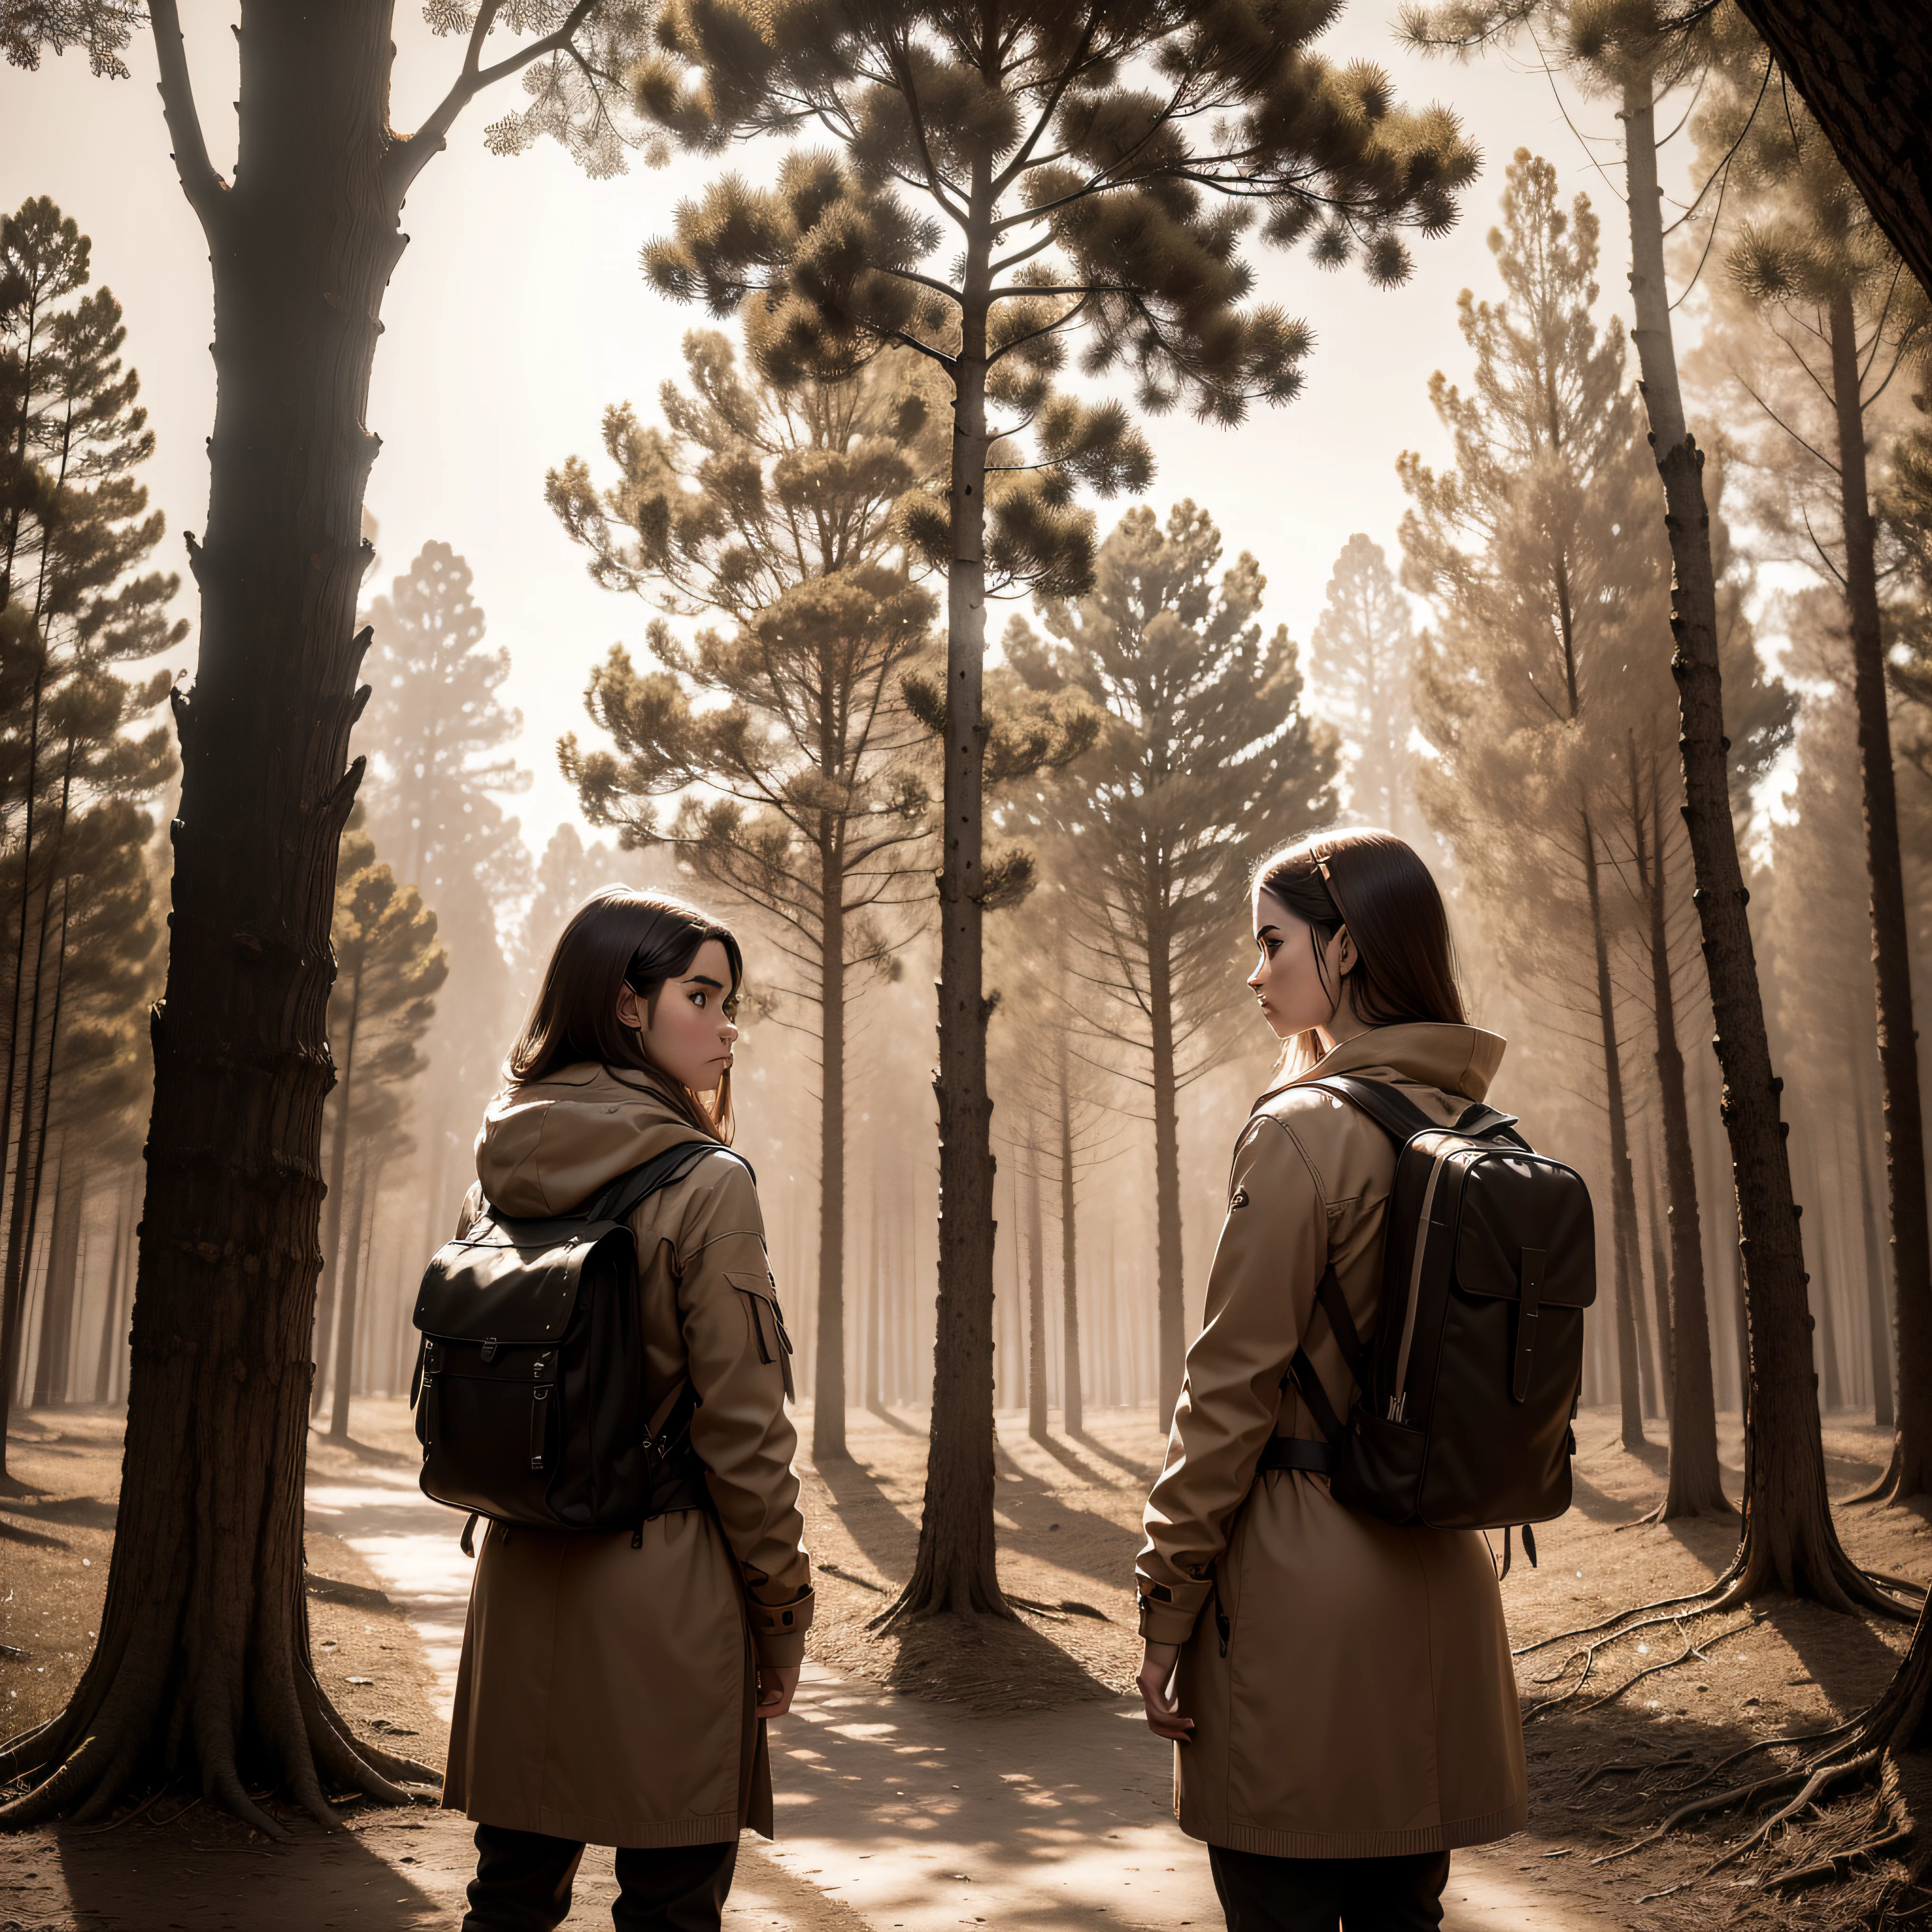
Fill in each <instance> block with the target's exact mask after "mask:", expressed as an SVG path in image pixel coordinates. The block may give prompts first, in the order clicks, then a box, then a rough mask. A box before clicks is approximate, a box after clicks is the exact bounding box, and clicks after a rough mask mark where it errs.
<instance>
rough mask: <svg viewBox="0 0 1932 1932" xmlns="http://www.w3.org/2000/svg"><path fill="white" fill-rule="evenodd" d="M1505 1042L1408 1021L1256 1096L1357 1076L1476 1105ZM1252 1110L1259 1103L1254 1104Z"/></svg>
mask: <svg viewBox="0 0 1932 1932" xmlns="http://www.w3.org/2000/svg"><path fill="white" fill-rule="evenodd" d="M1508 1045H1509V1043H1508V1041H1507V1040H1505V1039H1504V1038H1503V1037H1502V1034H1496V1033H1486V1032H1484V1030H1483V1029H1482V1028H1481V1027H1473V1026H1459V1025H1456V1024H1454V1022H1450V1021H1447V1020H1412V1021H1409V1022H1405V1023H1404V1024H1403V1025H1400V1026H1380V1027H1370V1028H1369V1030H1368V1031H1367V1032H1366V1033H1358V1034H1356V1036H1355V1038H1354V1039H1353V1040H1343V1042H1342V1043H1341V1045H1340V1046H1337V1047H1335V1048H1334V1049H1332V1050H1331V1052H1328V1053H1325V1054H1324V1055H1322V1058H1320V1059H1319V1060H1318V1061H1316V1063H1315V1064H1314V1065H1313V1067H1310V1069H1309V1070H1308V1071H1307V1073H1303V1074H1298V1075H1297V1076H1296V1077H1295V1079H1293V1080H1283V1081H1280V1082H1277V1084H1276V1085H1274V1086H1272V1087H1271V1088H1269V1089H1268V1093H1267V1094H1263V1095H1262V1100H1266V1099H1267V1098H1268V1094H1279V1093H1280V1091H1282V1089H1283V1088H1285V1087H1292V1086H1295V1085H1298V1083H1299V1082H1301V1081H1304V1080H1323V1079H1327V1078H1328V1076H1329V1075H1330V1074H1331V1073H1362V1074H1367V1075H1368V1076H1370V1077H1372V1078H1373V1077H1377V1076H1379V1077H1380V1078H1382V1079H1397V1080H1412V1081H1414V1082H1416V1083H1417V1084H1418V1085H1420V1086H1424V1087H1435V1088H1440V1089H1441V1091H1442V1092H1444V1093H1445V1094H1461V1095H1462V1096H1463V1097H1464V1099H1466V1100H1483V1099H1484V1098H1486V1097H1487V1095H1488V1093H1489V1091H1490V1082H1491V1081H1492V1080H1493V1079H1495V1078H1496V1069H1497V1068H1498V1067H1500V1066H1501V1065H1502V1058H1503V1055H1504V1052H1505V1051H1506V1049H1508ZM1259 1104H1260V1103H1259V1102H1257V1103H1256V1105H1257V1106H1259Z"/></svg>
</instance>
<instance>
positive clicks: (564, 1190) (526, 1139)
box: [476, 1061, 723, 1219]
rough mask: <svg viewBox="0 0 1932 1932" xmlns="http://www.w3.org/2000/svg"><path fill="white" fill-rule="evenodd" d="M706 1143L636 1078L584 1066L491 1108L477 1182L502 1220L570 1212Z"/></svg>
mask: <svg viewBox="0 0 1932 1932" xmlns="http://www.w3.org/2000/svg"><path fill="white" fill-rule="evenodd" d="M631 1078H634V1076H631ZM631 1078H626V1079H619V1077H618V1076H617V1075H616V1073H613V1072H612V1070H610V1068H608V1067H600V1066H598V1065H596V1064H594V1063H592V1062H589V1061H586V1062H585V1063H583V1064H582V1065H580V1066H576V1067H560V1068H559V1069H558V1070H557V1071H556V1073H553V1074H552V1075H550V1077H549V1078H548V1079H543V1080H532V1081H528V1082H525V1083H524V1084H523V1085H521V1086H517V1087H510V1088H505V1090H504V1091H502V1093H500V1094H498V1095H497V1096H496V1098H495V1099H494V1100H492V1101H491V1102H490V1105H489V1107H488V1109H487V1111H486V1112H484V1116H483V1125H482V1127H481V1130H479V1131H478V1134H477V1136H476V1178H477V1179H478V1181H481V1183H482V1185H483V1193H484V1198H485V1199H487V1201H488V1202H489V1203H490V1205H491V1206H492V1207H493V1208H495V1209H496V1211H497V1212H498V1213H499V1214H508V1215H510V1216H511V1217H517V1216H523V1217H529V1218H531V1219H535V1218H538V1217H544V1216H548V1215H554V1214H570V1213H571V1212H573V1211H574V1210H575V1209H577V1208H580V1207H581V1206H582V1205H583V1203H584V1202H586V1201H588V1200H589V1199H590V1198H591V1196H592V1195H594V1194H595V1193H596V1192H597V1191H598V1189H599V1188H601V1187H607V1185H608V1184H610V1182H612V1181H615V1180H616V1178H617V1177H618V1175H620V1174H628V1172H630V1171H631V1169H632V1168H634V1167H640V1166H642V1165H643V1163H645V1162H646V1161H647V1160H655V1159H656V1157H658V1155H659V1154H664V1153H667V1152H668V1151H670V1149H671V1148H674V1147H680V1146H683V1145H686V1144H688V1142H692V1141H699V1140H703V1139H716V1136H715V1135H712V1136H706V1135H704V1134H703V1133H700V1131H699V1130H697V1128H696V1127H693V1126H692V1125H691V1123H690V1122H689V1121H687V1120H685V1119H683V1118H682V1117H680V1116H679V1115H677V1114H676V1113H675V1112H673V1111H672V1109H671V1107H670V1103H668V1102H667V1101H666V1100H662V1099H661V1098H660V1097H658V1095H657V1094H653V1093H652V1092H650V1091H649V1090H648V1089H647V1088H640V1087H638V1086H635V1085H632V1084H631ZM719 1145H723V1143H722V1142H719Z"/></svg>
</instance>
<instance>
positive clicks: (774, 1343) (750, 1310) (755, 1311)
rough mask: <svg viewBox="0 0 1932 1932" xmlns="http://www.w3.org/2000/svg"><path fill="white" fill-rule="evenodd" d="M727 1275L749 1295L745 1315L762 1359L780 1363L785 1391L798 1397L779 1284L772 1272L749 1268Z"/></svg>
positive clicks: (728, 1279)
mask: <svg viewBox="0 0 1932 1932" xmlns="http://www.w3.org/2000/svg"><path fill="white" fill-rule="evenodd" d="M724 1278H725V1280H727V1281H728V1282H729V1283H730V1284H731V1286H733V1288H735V1289H736V1290H737V1291H738V1292H739V1294H740V1295H742V1296H743V1297H744V1298H745V1319H746V1321H748V1322H749V1323H750V1324H751V1340H752V1342H753V1343H754V1345H755V1346H756V1347H757V1351H758V1360H759V1361H761V1362H775V1363H777V1364H778V1370H779V1373H781V1375H783V1376H784V1392H785V1395H786V1397H787V1399H788V1400H796V1398H797V1394H798V1391H796V1389H795V1388H793V1386H792V1379H791V1337H790V1335H789V1334H787V1333H786V1332H785V1325H784V1316H783V1314H782V1313H780V1311H779V1309H778V1289H777V1287H776V1286H775V1283H773V1282H772V1278H771V1277H770V1276H769V1275H768V1274H752V1273H751V1271H749V1270H748V1269H739V1268H733V1269H730V1270H727V1272H726V1274H725V1277H724Z"/></svg>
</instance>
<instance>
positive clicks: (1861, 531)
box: [1829, 288, 1932, 1502]
mask: <svg viewBox="0 0 1932 1932" xmlns="http://www.w3.org/2000/svg"><path fill="white" fill-rule="evenodd" d="M1829 326H1830V331H1831V346H1832V396H1833V401H1834V402H1835V405H1836V414H1837V419H1838V490H1839V502H1840V505H1841V517H1842V520H1843V526H1844V534H1845V608H1846V616H1847V618H1848V619H1849V631H1850V633H1851V645H1852V706H1853V708H1854V709H1855V712H1856V713H1857V715H1858V777H1859V781H1860V785H1861V793H1862V799H1863V805H1864V832H1865V869H1866V872H1867V875H1868V877H1869V880H1870V886H1871V932H1872V977H1873V982H1874V986H1875V991H1876V996H1877V1013H1878V1065H1879V1109H1880V1115H1879V1118H1880V1120H1881V1121H1882V1125H1883V1129H1884V1140H1885V1197H1886V1201H1887V1203H1888V1207H1889V1209H1890V1213H1891V1267H1892V1304H1893V1306H1894V1309H1895V1310H1897V1314H1896V1317H1895V1319H1896V1321H1897V1332H1898V1365H1899V1375H1898V1420H1897V1437H1896V1439H1895V1442H1894V1447H1893V1451H1892V1457H1891V1468H1890V1469H1888V1471H1887V1472H1885V1478H1884V1480H1883V1481H1882V1483H1881V1484H1879V1488H1878V1490H1876V1491H1875V1492H1872V1494H1873V1496H1883V1497H1884V1498H1885V1499H1887V1500H1888V1501H1891V1502H1903V1500H1904V1499H1906V1497H1908V1496H1920V1495H1922V1494H1923V1493H1924V1492H1925V1491H1927V1490H1932V1236H1929V1235H1928V1230H1927V1222H1926V1201H1925V1128H1924V1115H1923V1112H1922V1110H1921V1105H1920V1098H1919V1091H1918V1033H1917V1031H1916V1030H1915V1028H1914V1026H1913V1024H1912V944H1911V929H1910V926H1909V921H1908V919H1907V916H1906V904H1905V872H1904V866H1903V860H1902V859H1901V856H1900V850H1899V843H1898V793H1897V779H1896V775H1895V774H1894V771H1893V769H1892V759H1891V725H1890V723H1889V721H1888V718H1887V716H1886V707H1885V638H1884V635H1883V632H1882V628H1881V625H1880V622H1879V604H1878V569H1877V532H1876V528H1875V527H1874V523H1873V517H1872V510H1871V497H1870V489H1869V486H1868V484H1867V478H1866V470H1865V425H1864V410H1863V409H1862V407H1861V395H1860V392H1861V383H1860V380H1859V369H1858V317H1857V316H1856V314H1855V311H1853V308H1852V297H1851V291H1850V290H1849V288H1841V289H1840V290H1838V292H1837V293H1835V295H1834V296H1833V297H1832V303H1831V308H1830V311H1829Z"/></svg>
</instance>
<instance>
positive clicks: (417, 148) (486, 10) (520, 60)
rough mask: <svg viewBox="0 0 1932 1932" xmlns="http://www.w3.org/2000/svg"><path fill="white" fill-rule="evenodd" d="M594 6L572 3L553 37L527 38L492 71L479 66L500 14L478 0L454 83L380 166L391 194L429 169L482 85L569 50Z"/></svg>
mask: <svg viewBox="0 0 1932 1932" xmlns="http://www.w3.org/2000/svg"><path fill="white" fill-rule="evenodd" d="M597 5H598V0H577V4H576V5H574V7H571V10H570V11H569V13H568V14H566V15H565V17H564V21H563V24H562V26H559V28H557V29H556V31H555V32H554V33H549V34H544V37H543V38H542V39H541V40H532V42H531V43H530V44H529V46H526V47H521V48H519V49H517V52H514V53H513V54H509V55H505V57H504V58H502V60H499V62H497V63H496V65H495V66H494V67H484V65H482V64H481V63H482V58H483V46H484V42H485V41H486V40H488V39H489V37H490V28H491V27H492V26H494V25H495V23H496V16H497V15H498V13H500V12H501V11H502V0H483V4H482V5H481V6H480V7H478V9H477V10H476V24H475V26H474V27H472V28H471V29H470V32H469V45H468V46H466V48H464V49H463V67H462V70H461V71H460V73H459V74H458V75H457V77H456V80H455V84H454V85H453V86H452V87H451V89H450V90H449V92H448V93H447V94H446V95H444V96H443V98H442V100H441V101H439V102H438V103H437V105H436V107H435V109H434V111H433V112H432V113H431V115H430V116H429V118H428V120H426V121H424V123H423V124H422V126H421V127H419V128H418V129H417V130H416V132H415V133H413V134H412V135H410V136H409V137H408V138H407V139H406V140H402V141H398V142H397V143H396V145H395V146H394V147H393V148H391V149H390V151H389V159H388V160H387V161H386V163H385V164H384V165H385V169H386V172H388V173H389V175H391V177H392V190H393V191H394V192H395V193H397V194H398V195H400V194H401V193H402V192H403V190H405V189H406V188H407V187H408V186H409V184H410V182H411V181H414V180H415V179H416V176H417V175H419V174H420V173H421V172H422V170H423V169H424V168H425V166H428V163H429V159H430V157H431V155H432V154H440V153H441V152H442V151H443V147H444V145H445V144H446V141H447V139H448V136H449V130H450V129H451V128H452V127H454V126H455V124H456V117H457V116H458V115H459V114H460V113H462V112H463V109H464V108H466V107H468V106H469V104H470V102H471V101H473V100H475V98H476V96H477V95H479V94H481V92H483V90H484V89H485V88H487V87H493V86H496V83H497V82H498V81H499V80H508V78H509V77H510V76H511V74H520V73H521V72H522V71H523V69H524V68H526V67H528V66H529V65H530V63H531V62H532V61H538V60H541V59H542V58H543V57H544V55H546V54H553V53H557V52H561V51H562V49H564V48H565V47H567V46H568V45H569V44H570V43H571V40H572V39H573V38H574V36H575V34H576V32H577V28H579V27H580V26H583V23H584V21H585V20H586V19H588V18H589V15H590V13H592V10H594V9H595V7H596V6H597Z"/></svg>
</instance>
